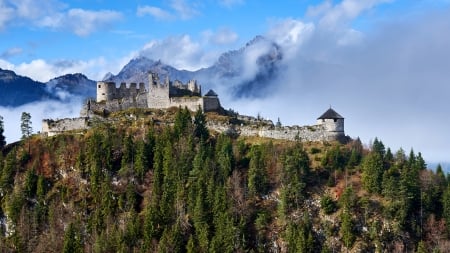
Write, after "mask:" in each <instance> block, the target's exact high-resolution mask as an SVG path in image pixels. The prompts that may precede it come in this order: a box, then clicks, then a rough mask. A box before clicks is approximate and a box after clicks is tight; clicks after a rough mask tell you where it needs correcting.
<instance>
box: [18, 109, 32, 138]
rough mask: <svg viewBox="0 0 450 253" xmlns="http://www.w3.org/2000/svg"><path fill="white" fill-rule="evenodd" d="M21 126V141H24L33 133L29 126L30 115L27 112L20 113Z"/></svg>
mask: <svg viewBox="0 0 450 253" xmlns="http://www.w3.org/2000/svg"><path fill="white" fill-rule="evenodd" d="M20 120H21V122H22V123H21V124H20V129H21V131H22V139H26V138H28V137H30V136H31V134H32V133H33V128H32V126H31V114H29V113H27V112H22V117H21V118H20Z"/></svg>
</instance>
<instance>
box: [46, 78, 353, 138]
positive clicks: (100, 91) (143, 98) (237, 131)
mask: <svg viewBox="0 0 450 253" xmlns="http://www.w3.org/2000/svg"><path fill="white" fill-rule="evenodd" d="M170 107H182V108H184V107H186V108H188V109H189V110H191V111H196V110H198V109H199V108H200V109H202V110H203V111H204V112H219V113H222V112H224V110H223V108H222V107H221V105H220V102H219V99H218V95H217V94H216V93H215V92H214V91H213V90H209V91H208V92H207V93H206V94H205V95H204V96H202V95H201V86H200V85H198V84H197V82H196V81H195V80H191V81H189V82H187V83H186V84H184V83H182V82H180V81H177V80H176V81H173V82H172V81H170V80H169V78H168V77H166V78H165V80H164V82H161V81H160V79H159V76H158V75H157V74H150V75H149V84H148V89H147V87H146V85H145V84H144V83H139V85H137V84H136V83H131V84H129V85H128V87H127V84H125V83H121V84H120V86H119V87H116V84H115V83H114V82H104V81H101V82H97V98H96V99H95V100H93V99H89V100H87V101H86V103H85V104H84V106H83V109H82V110H81V113H80V117H79V118H73V119H60V120H52V119H44V120H43V121H42V132H43V134H45V135H47V136H52V135H56V134H59V133H62V132H64V131H69V130H85V129H88V128H89V126H90V122H91V121H92V120H93V119H94V118H95V119H101V118H102V116H105V115H107V114H108V113H110V112H116V111H121V110H126V109H129V108H152V109H168V108H170ZM233 117H235V121H236V122H238V123H237V124H236V122H235V123H230V122H208V123H207V126H208V128H209V129H211V130H214V131H218V132H224V133H229V134H234V135H242V136H259V137H266V138H273V139H286V140H303V141H333V140H345V139H346V138H347V137H346V136H345V132H344V117H342V116H341V115H340V114H338V113H337V112H336V111H334V110H333V109H332V108H331V107H330V108H329V109H328V110H327V111H326V112H325V113H324V114H322V115H321V116H320V117H319V118H317V123H316V125H312V126H280V125H277V126H276V125H274V124H273V122H272V121H270V120H263V119H260V118H259V117H258V118H254V117H250V116H242V115H234V116H233Z"/></svg>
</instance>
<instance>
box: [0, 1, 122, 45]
mask: <svg viewBox="0 0 450 253" xmlns="http://www.w3.org/2000/svg"><path fill="white" fill-rule="evenodd" d="M121 19H122V14H121V13H120V12H117V11H112V10H99V11H93V10H84V9H78V8H73V9H67V5H66V4H64V3H62V2H59V1H57V0H46V1H33V0H14V1H12V0H2V1H1V2H0V29H2V28H3V29H6V28H7V27H6V26H7V24H8V23H12V21H14V22H15V25H25V26H28V25H31V26H34V27H39V28H51V29H55V30H68V31H70V32H73V33H75V34H76V35H78V36H87V35H89V34H91V33H93V32H96V31H98V30H99V29H103V28H107V27H109V26H111V25H112V24H114V23H115V22H117V21H119V20H121Z"/></svg>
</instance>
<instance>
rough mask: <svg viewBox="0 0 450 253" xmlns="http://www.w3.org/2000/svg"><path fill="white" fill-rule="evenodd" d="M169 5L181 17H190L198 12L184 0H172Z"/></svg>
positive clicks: (184, 18)
mask: <svg viewBox="0 0 450 253" xmlns="http://www.w3.org/2000/svg"><path fill="white" fill-rule="evenodd" d="M170 6H171V7H172V9H174V10H175V11H176V13H177V14H178V16H179V17H180V18H181V19H183V20H186V19H191V18H193V17H195V16H197V15H198V14H199V12H198V10H197V9H196V8H194V7H193V6H191V5H189V4H188V3H187V2H186V1H185V0H172V1H171V4H170Z"/></svg>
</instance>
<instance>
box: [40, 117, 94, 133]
mask: <svg viewBox="0 0 450 253" xmlns="http://www.w3.org/2000/svg"><path fill="white" fill-rule="evenodd" d="M87 128H88V118H85V117H80V118H66V119H60V120H52V119H44V120H42V132H43V133H46V134H47V135H48V136H54V135H57V134H60V133H62V132H65V131H72V130H84V129H87Z"/></svg>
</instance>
